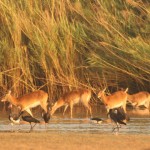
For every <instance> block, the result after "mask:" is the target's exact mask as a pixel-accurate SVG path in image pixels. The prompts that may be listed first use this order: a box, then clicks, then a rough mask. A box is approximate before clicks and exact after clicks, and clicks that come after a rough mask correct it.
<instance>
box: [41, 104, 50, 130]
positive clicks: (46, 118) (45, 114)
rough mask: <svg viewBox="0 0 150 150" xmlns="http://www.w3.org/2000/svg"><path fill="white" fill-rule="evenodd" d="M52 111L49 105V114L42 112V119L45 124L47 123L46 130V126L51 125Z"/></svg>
mask: <svg viewBox="0 0 150 150" xmlns="http://www.w3.org/2000/svg"><path fill="white" fill-rule="evenodd" d="M50 110H51V106H50V105H47V112H45V111H44V110H43V112H42V118H43V119H44V122H45V128H46V125H47V124H48V123H49V120H50Z"/></svg>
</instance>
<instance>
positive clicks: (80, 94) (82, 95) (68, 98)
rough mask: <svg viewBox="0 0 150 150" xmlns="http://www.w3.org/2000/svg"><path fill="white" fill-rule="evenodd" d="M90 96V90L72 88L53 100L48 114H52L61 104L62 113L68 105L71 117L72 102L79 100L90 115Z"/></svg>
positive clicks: (75, 102)
mask: <svg viewBox="0 0 150 150" xmlns="http://www.w3.org/2000/svg"><path fill="white" fill-rule="evenodd" d="M90 98H91V90H88V89H78V90H73V91H71V92H68V93H66V94H64V95H63V96H62V97H60V98H59V99H58V100H57V101H56V102H55V104H54V106H53V107H52V109H51V111H50V114H51V115H53V114H54V113H55V111H56V110H57V109H58V108H60V107H61V106H65V108H64V111H63V115H64V114H65V111H66V110H67V108H68V106H70V115H71V118H72V110H73V106H74V104H77V103H79V102H81V103H82V104H83V105H84V106H85V107H86V109H87V115H88V111H89V112H90V115H92V111H91V106H90V105H89V101H90Z"/></svg>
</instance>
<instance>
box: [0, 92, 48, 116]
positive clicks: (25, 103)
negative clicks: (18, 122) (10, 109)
mask: <svg viewBox="0 0 150 150" xmlns="http://www.w3.org/2000/svg"><path fill="white" fill-rule="evenodd" d="M47 100H48V94H47V93H46V92H44V91H42V90H37V91H34V92H32V93H29V94H26V95H24V96H22V97H20V98H16V97H14V96H13V95H12V94H11V91H8V93H7V94H6V96H5V97H4V99H2V100H1V101H2V102H5V101H8V102H10V103H11V104H12V105H15V106H17V107H18V108H20V109H21V113H20V115H21V114H22V113H23V111H27V112H28V113H29V114H30V115H31V116H32V117H33V114H32V112H31V110H30V109H31V108H34V107H36V106H39V105H40V106H41V107H42V108H43V109H44V111H45V112H47V104H48V103H47Z"/></svg>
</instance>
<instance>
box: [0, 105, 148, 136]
mask: <svg viewBox="0 0 150 150" xmlns="http://www.w3.org/2000/svg"><path fill="white" fill-rule="evenodd" d="M83 110H84V107H83V108H82V109H81V108H79V107H76V108H74V110H73V111H74V113H73V114H74V118H73V119H70V113H69V109H68V113H66V115H65V117H63V116H62V112H61V110H59V111H57V112H56V114H55V116H53V118H51V120H50V123H49V124H48V125H47V129H45V125H44V124H39V125H36V127H35V128H34V131H38V132H40V131H47V132H84V133H85V132H87V133H95V134H99V133H111V131H112V127H113V126H112V124H111V123H106V122H104V123H102V124H94V123H92V121H91V120H90V119H89V118H85V115H86V113H85V112H84V111H83ZM127 113H128V115H129V116H130V121H129V122H127V126H122V128H121V129H120V134H150V118H149V110H147V109H144V110H128V111H127ZM35 116H36V118H37V119H41V121H43V120H42V118H41V117H40V114H35ZM93 117H99V118H102V119H104V120H105V119H107V118H106V110H105V109H104V107H102V106H100V107H95V108H94V109H93ZM19 128H20V129H21V130H22V131H28V130H29V128H30V125H29V124H21V125H20V127H19V126H18V125H15V126H14V130H18V129H19ZM10 130H11V125H10V122H9V120H8V114H2V113H0V132H4V131H10Z"/></svg>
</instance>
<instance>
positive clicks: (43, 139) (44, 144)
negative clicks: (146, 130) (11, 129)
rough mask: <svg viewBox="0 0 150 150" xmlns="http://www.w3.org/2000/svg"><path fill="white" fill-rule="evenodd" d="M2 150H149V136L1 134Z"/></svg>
mask: <svg viewBox="0 0 150 150" xmlns="http://www.w3.org/2000/svg"><path fill="white" fill-rule="evenodd" d="M0 141H1V146H0V149H7V150H9V149H11V150H13V149H15V150H17V149H18V150H20V149H22V150H23V149H26V150H27V149H28V150H29V149H30V150H33V149H38V150H40V149H44V150H47V149H50V150H52V149H55V150H57V149H59V150H70V149H71V150H80V149H82V150H84V149H86V150H91V149H93V150H99V149H102V150H108V149H109V150H124V149H125V150H131V149H132V150H149V149H150V142H149V141H150V136H148V135H121V134H120V135H113V134H90V133H58V132H52V133H51V132H41V133H39V132H38V133H37V132H33V133H0Z"/></svg>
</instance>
